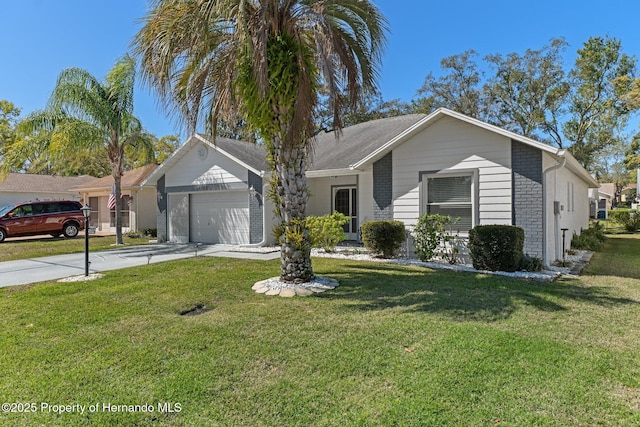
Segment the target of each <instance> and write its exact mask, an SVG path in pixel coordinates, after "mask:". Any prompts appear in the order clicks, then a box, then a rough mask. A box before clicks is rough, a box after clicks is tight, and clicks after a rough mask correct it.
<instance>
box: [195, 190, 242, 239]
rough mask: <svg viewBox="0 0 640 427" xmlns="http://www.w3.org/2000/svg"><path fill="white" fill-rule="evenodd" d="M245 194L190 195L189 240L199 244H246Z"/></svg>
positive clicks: (228, 192) (226, 192)
mask: <svg viewBox="0 0 640 427" xmlns="http://www.w3.org/2000/svg"><path fill="white" fill-rule="evenodd" d="M248 197H249V195H248V193H247V191H246V190H244V191H224V192H215V193H194V194H191V203H190V205H191V206H190V207H189V215H190V220H191V222H190V240H191V241H192V242H202V243H227V244H242V243H249V207H248Z"/></svg>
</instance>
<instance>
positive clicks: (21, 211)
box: [13, 205, 33, 218]
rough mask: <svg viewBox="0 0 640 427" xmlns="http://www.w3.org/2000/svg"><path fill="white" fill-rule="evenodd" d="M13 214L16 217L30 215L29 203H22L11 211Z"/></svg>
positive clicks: (31, 212)
mask: <svg viewBox="0 0 640 427" xmlns="http://www.w3.org/2000/svg"><path fill="white" fill-rule="evenodd" d="M13 214H14V216H15V217H16V218H22V217H25V216H32V214H33V211H32V209H31V205H23V206H20V207H19V208H17V209H16V210H15V211H13Z"/></svg>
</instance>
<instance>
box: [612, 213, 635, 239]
mask: <svg viewBox="0 0 640 427" xmlns="http://www.w3.org/2000/svg"><path fill="white" fill-rule="evenodd" d="M609 218H610V219H611V220H613V221H615V222H617V223H618V224H620V225H622V226H623V227H624V229H625V230H626V231H630V232H632V233H633V232H635V231H638V229H639V228H640V212H638V211H637V210H635V209H615V210H611V211H609Z"/></svg>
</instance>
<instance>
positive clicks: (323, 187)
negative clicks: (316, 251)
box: [144, 109, 598, 264]
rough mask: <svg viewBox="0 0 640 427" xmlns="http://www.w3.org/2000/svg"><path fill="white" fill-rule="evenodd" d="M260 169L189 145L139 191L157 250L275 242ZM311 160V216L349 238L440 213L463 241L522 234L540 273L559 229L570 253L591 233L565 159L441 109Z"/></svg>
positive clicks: (247, 149)
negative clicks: (149, 189) (509, 228)
mask: <svg viewBox="0 0 640 427" xmlns="http://www.w3.org/2000/svg"><path fill="white" fill-rule="evenodd" d="M264 158H265V152H264V150H263V149H262V147H260V146H256V145H254V144H249V143H245V142H240V141H233V140H228V139H225V138H218V139H217V140H216V143H214V142H213V141H211V140H210V139H208V138H206V137H204V136H202V135H197V134H196V135H193V136H192V137H191V138H189V139H188V140H187V141H186V142H185V143H184V144H183V145H182V146H181V147H180V148H179V149H178V150H177V151H176V152H175V153H174V155H173V156H172V157H170V158H169V159H167V161H165V163H163V164H162V165H161V166H160V167H159V168H158V169H157V170H156V171H155V172H154V173H153V174H152V175H151V176H150V177H149V179H148V180H147V181H146V182H145V183H144V185H149V186H153V185H155V186H156V187H157V191H158V238H159V240H161V241H162V240H168V241H175V242H188V241H190V242H207V243H230V244H250V243H251V244H262V243H265V241H266V242H272V241H273V239H272V237H271V232H270V231H271V228H272V222H273V218H272V217H273V215H272V214H271V211H272V208H271V206H270V203H269V202H268V201H267V204H266V209H263V207H264V206H263V203H262V195H263V194H266V193H265V188H266V186H264V184H266V183H267V182H268V177H269V172H268V170H267V167H266V166H265V164H264ZM310 160H311V162H310V165H309V169H308V171H307V178H308V186H309V190H310V194H311V198H310V200H309V203H308V207H307V214H309V215H323V214H328V213H331V212H332V211H339V212H342V213H344V214H345V215H347V216H348V217H350V222H349V224H348V225H347V226H346V227H345V228H346V230H345V231H346V232H347V233H348V235H349V237H350V238H352V239H358V238H359V235H358V231H359V228H360V225H361V224H362V223H363V222H365V221H368V220H374V219H396V220H400V221H403V222H404V223H405V225H406V226H407V227H409V228H410V227H411V226H413V225H414V224H415V223H416V221H417V219H418V216H419V215H421V214H423V213H441V214H445V215H451V216H452V217H456V218H460V221H459V223H458V225H459V227H460V231H461V234H462V235H466V233H467V232H468V230H469V229H471V228H472V227H474V226H476V225H479V224H510V225H517V226H520V227H522V228H524V230H525V252H526V253H528V254H529V255H531V256H537V257H539V258H542V259H544V261H545V263H547V264H548V263H550V262H552V261H554V260H555V259H559V258H562V229H566V245H567V248H568V247H569V244H570V241H571V237H572V236H573V232H576V233H578V234H579V233H580V231H581V229H582V228H587V227H588V221H589V199H588V189H589V188H597V187H598V184H597V182H596V181H595V180H594V179H593V178H592V177H591V176H590V175H589V173H588V172H587V171H586V170H585V169H584V168H582V166H580V164H579V163H578V162H577V161H576V159H575V158H574V157H573V156H572V155H571V154H570V153H569V152H568V151H566V150H560V149H557V148H554V147H552V146H550V145H547V144H543V143H540V142H538V141H534V140H532V139H530V138H526V137H522V136H520V135H517V134H515V133H512V132H509V131H506V130H504V129H501V128H498V127H496V126H493V125H490V124H487V123H484V122H481V121H479V120H476V119H473V118H470V117H467V116H465V115H462V114H459V113H455V112H453V111H450V110H447V109H439V110H437V111H435V112H434V113H432V114H430V115H428V116H425V115H407V116H400V117H392V118H387V119H381V120H374V121H371V122H367V123H361V124H358V125H355V126H351V127H348V128H345V129H343V130H342V132H341V134H340V137H339V139H336V138H335V135H334V134H333V133H331V134H323V135H320V136H318V137H317V141H316V145H315V149H314V150H313V155H312V158H311V159H310ZM263 186H264V188H263ZM263 218H264V220H263Z"/></svg>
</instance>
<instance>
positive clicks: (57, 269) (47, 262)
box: [0, 243, 280, 287]
mask: <svg viewBox="0 0 640 427" xmlns="http://www.w3.org/2000/svg"><path fill="white" fill-rule="evenodd" d="M234 249H236V247H235V246H230V245H195V244H172V243H164V244H151V245H145V246H130V247H124V248H119V249H111V250H107V251H96V252H90V253H89V263H90V264H89V273H96V272H103V271H109V270H118V269H121V268H128V267H136V266H140V265H146V264H155V263H158V262H164V261H172V260H178V259H185V258H191V257H194V256H196V252H197V255H198V256H221V257H228V258H243V259H256V260H271V259H276V258H279V257H280V253H279V252H269V253H262V252H259V253H256V252H246V251H242V252H237V251H234ZM84 262H85V260H84V252H81V253H75V254H67V255H55V256H49V257H42V258H30V259H23V260H17V261H5V262H0V287H6V286H15V285H25V284H29V283H36V282H43V281H46V280H57V279H62V278H64V277H70V276H79V275H84V269H85V265H84Z"/></svg>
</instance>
